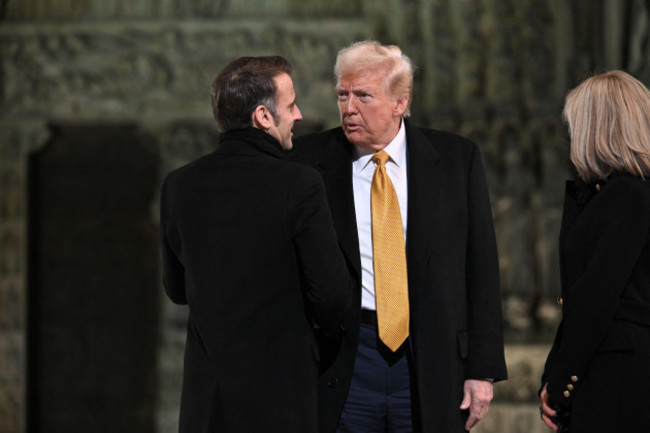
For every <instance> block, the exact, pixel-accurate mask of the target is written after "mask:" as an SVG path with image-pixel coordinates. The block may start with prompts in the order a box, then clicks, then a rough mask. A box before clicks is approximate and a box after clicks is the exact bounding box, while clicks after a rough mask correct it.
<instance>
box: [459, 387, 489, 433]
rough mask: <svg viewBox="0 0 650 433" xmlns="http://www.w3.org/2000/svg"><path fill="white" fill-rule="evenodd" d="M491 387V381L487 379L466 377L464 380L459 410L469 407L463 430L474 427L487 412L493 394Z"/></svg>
mask: <svg viewBox="0 0 650 433" xmlns="http://www.w3.org/2000/svg"><path fill="white" fill-rule="evenodd" d="M492 387H493V385H492V382H491V381H489V380H487V379H485V380H479V379H467V380H466V381H465V384H464V385H463V391H464V396H463V401H462V402H461V404H460V409H461V410H466V409H469V418H467V422H466V423H465V430H469V429H471V428H472V427H474V426H475V425H476V423H477V422H479V421H480V420H481V419H482V418H483V417H484V416H485V414H486V413H487V411H488V406H490V401H492V396H493V395H494V393H493V391H492Z"/></svg>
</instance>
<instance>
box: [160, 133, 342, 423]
mask: <svg viewBox="0 0 650 433" xmlns="http://www.w3.org/2000/svg"><path fill="white" fill-rule="evenodd" d="M160 224H161V236H162V253H163V280H164V286H165V290H166V292H167V294H168V296H169V297H170V298H171V300H172V301H174V302H176V303H180V304H184V303H187V304H189V319H188V324H187V328H188V329H187V345H186V353H185V363H184V374H183V391H182V399H181V413H180V431H181V432H187V433H202V432H218V433H228V432H236V433H259V432H277V433H287V432H290V433H315V432H316V431H317V418H318V417H317V406H316V398H317V380H318V369H317V357H318V349H317V345H316V342H315V339H314V335H313V332H312V326H313V322H316V323H317V324H318V325H319V326H320V327H321V329H323V330H326V331H329V332H330V334H336V333H337V332H339V330H340V325H341V320H342V318H343V311H344V310H345V309H346V308H347V307H348V306H349V299H350V294H349V293H350V289H349V285H350V277H349V273H348V270H347V268H346V265H345V261H344V259H343V256H342V255H341V251H340V249H339V247H338V243H337V241H336V234H335V232H334V229H333V226H332V222H331V216H330V213H329V210H328V207H327V202H326V198H325V190H324V187H323V183H322V180H321V178H320V177H319V175H318V173H316V171H315V170H313V169H311V168H309V167H305V166H302V165H299V164H296V163H293V162H289V161H286V159H285V152H284V151H283V150H282V149H281V147H280V145H279V143H278V142H277V141H276V140H275V139H273V138H272V137H271V136H270V135H269V134H266V133H264V132H262V131H260V130H258V129H254V128H249V129H245V130H238V131H232V132H227V133H225V134H222V135H221V138H220V144H219V148H218V150H217V151H216V152H214V153H212V154H210V155H207V156H204V157H202V158H200V159H198V160H197V161H195V162H192V163H190V164H189V165H186V166H184V167H181V168H180V169H177V170H175V171H173V172H172V173H170V174H169V175H168V176H167V178H166V179H165V181H164V184H163V189H162V196H161V221H160Z"/></svg>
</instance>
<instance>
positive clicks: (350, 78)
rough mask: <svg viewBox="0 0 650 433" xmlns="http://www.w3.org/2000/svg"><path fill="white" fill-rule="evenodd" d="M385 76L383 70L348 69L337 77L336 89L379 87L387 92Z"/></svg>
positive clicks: (386, 78) (384, 70) (376, 68)
mask: <svg viewBox="0 0 650 433" xmlns="http://www.w3.org/2000/svg"><path fill="white" fill-rule="evenodd" d="M387 74H388V73H387V71H386V69H385V68H378V67H374V68H356V69H349V70H347V71H345V72H343V73H342V74H341V75H340V76H339V77H338V81H337V83H336V88H337V89H342V88H352V89H356V88H360V87H380V88H381V89H382V90H384V91H387V90H388V77H387Z"/></svg>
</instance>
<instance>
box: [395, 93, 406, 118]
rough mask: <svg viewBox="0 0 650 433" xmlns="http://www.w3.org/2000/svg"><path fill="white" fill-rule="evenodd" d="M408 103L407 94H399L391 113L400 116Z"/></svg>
mask: <svg viewBox="0 0 650 433" xmlns="http://www.w3.org/2000/svg"><path fill="white" fill-rule="evenodd" d="M408 105H409V97H408V95H403V96H400V97H399V98H397V99H396V100H395V106H394V107H393V114H394V115H395V116H400V117H401V116H402V114H404V112H405V111H406V108H407V107H408Z"/></svg>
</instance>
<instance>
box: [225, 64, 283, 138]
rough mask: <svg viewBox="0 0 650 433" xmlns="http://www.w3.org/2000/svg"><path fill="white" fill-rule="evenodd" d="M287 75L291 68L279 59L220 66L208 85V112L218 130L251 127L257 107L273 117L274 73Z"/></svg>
mask: <svg viewBox="0 0 650 433" xmlns="http://www.w3.org/2000/svg"><path fill="white" fill-rule="evenodd" d="M281 73H286V74H289V75H291V65H290V64H289V62H288V61H287V60H286V59H284V58H283V57H280V56H261V57H240V58H238V59H237V60H235V61H233V62H231V63H229V64H228V65H226V67H224V68H223V69H222V70H221V72H220V73H219V75H218V76H217V78H216V79H215V80H214V83H213V84H212V112H213V113H214V118H215V120H216V121H217V123H218V124H219V127H220V128H221V130H222V131H224V132H225V131H229V130H231V129H243V128H247V127H249V126H252V114H253V112H254V111H255V108H257V107H258V106H260V105H263V106H265V107H266V108H268V109H269V111H270V112H271V114H272V115H273V117H274V118H275V117H276V113H277V109H276V91H277V89H276V86H275V82H274V81H273V78H274V77H275V76H277V75H278V74H281Z"/></svg>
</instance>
